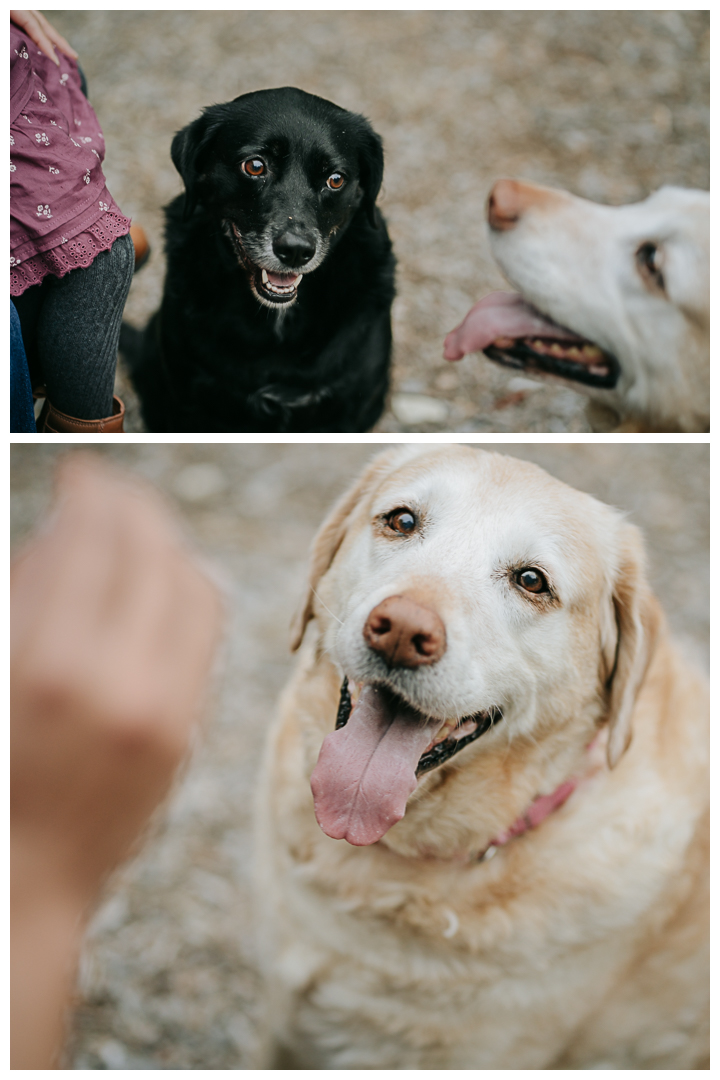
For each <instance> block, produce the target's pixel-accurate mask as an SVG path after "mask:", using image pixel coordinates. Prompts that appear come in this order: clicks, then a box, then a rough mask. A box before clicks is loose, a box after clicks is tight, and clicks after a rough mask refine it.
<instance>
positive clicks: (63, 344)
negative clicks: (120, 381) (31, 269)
mask: <svg viewBox="0 0 720 1080" xmlns="http://www.w3.org/2000/svg"><path fill="white" fill-rule="evenodd" d="M134 261H135V255H134V249H133V243H132V240H131V239H130V237H129V236H121V237H120V238H119V239H118V240H116V241H115V243H114V244H113V246H112V247H111V248H110V250H109V251H103V252H101V253H100V255H98V256H97V258H96V259H95V261H94V262H93V263H91V264H90V266H88V267H85V268H79V269H77V270H71V271H70V273H69V274H66V275H65V277H61V278H56V277H53V276H52V275H48V276H47V277H46V278H44V280H43V281H41V282H40V284H39V285H32V286H31V287H30V288H29V289H26V290H25V292H24V293H23V294H22V296H16V297H14V298H13V299H14V303H15V307H16V308H17V310H18V314H19V316H20V325H21V326H22V334H23V342H24V345H25V351H26V353H27V356H28V362H29V364H30V370H31V371H32V372H33V375H34V378H35V382H36V383H37V382H38V381H42V382H44V384H45V387H46V389H47V396H48V399H49V401H51V402H52V404H53V405H54V406H55V408H56V409H59V410H60V412H64V413H66V414H67V415H68V416H74V417H76V418H77V419H79V420H98V419H100V418H101V417H104V416H110V415H111V414H112V398H113V387H114V385H115V364H116V363H117V349H118V338H119V337H120V322H121V320H122V313H123V308H124V307H125V300H126V299H127V294H128V290H129V289H130V282H131V280H132V274H133V266H134Z"/></svg>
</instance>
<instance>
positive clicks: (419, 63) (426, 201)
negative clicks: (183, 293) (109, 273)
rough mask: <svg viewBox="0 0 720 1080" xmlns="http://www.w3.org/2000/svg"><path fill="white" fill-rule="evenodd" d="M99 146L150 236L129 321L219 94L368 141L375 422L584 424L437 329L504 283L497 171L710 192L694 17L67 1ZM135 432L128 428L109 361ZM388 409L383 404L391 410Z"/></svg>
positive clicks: (611, 186)
mask: <svg viewBox="0 0 720 1080" xmlns="http://www.w3.org/2000/svg"><path fill="white" fill-rule="evenodd" d="M51 17H52V21H53V22H54V23H55V24H56V25H57V26H58V28H59V29H60V30H61V31H62V32H63V33H64V34H65V35H66V36H67V38H68V39H69V40H70V42H71V43H72V44H73V45H74V46H75V47H76V48H77V49H78V51H79V53H80V60H81V63H82V65H83V68H84V69H85V72H86V74H87V78H88V84H89V88H90V98H91V100H92V102H93V104H94V106H95V108H96V110H97V113H98V116H99V118H100V122H101V124H102V126H103V129H104V132H105V135H106V138H107V158H106V175H107V177H108V182H109V187H110V190H111V191H112V193H113V195H114V196H115V198H116V199H117V200H118V202H119V204H120V206H121V207H122V208H123V210H124V211H125V213H127V214H129V215H131V216H132V217H133V218H134V219H135V220H137V221H138V222H139V223H141V224H142V225H144V227H145V228H146V230H147V232H148V234H149V237H150V240H151V243H152V246H153V255H152V258H151V261H150V263H149V264H148V265H147V267H146V268H145V269H143V271H142V272H141V273H140V274H139V275H138V276H137V278H136V279H135V281H134V284H133V287H132V291H131V293H130V299H129V303H128V308H127V316H128V319H129V320H130V321H131V322H133V323H134V324H135V325H138V326H142V325H144V323H145V322H146V321H147V319H148V317H149V316H150V314H151V313H152V312H153V311H154V310H155V308H156V307H157V305H158V303H159V300H160V296H161V291H162V281H163V270H164V268H163V254H162V217H161V207H162V206H163V205H164V204H165V203H167V202H168V201H169V200H170V199H172V198H173V197H174V196H175V195H176V194H177V193H178V192H179V191H180V190H181V185H180V180H179V177H178V175H177V174H176V172H175V169H174V168H173V165H172V163H171V161H170V154H169V149H170V141H171V138H172V135H173V133H174V132H175V131H176V130H177V129H179V128H181V127H183V126H184V125H185V124H187V123H188V122H189V121H190V120H192V119H194V118H195V117H196V116H197V115H198V113H199V111H200V109H201V108H202V107H203V106H205V105H209V104H212V103H214V102H221V101H226V100H229V99H231V98H233V97H236V96H237V95H238V94H241V93H245V92H247V91H250V90H256V89H260V88H262V87H268V86H279V85H280V86H282V85H296V86H300V87H302V88H303V89H305V90H308V91H310V92H312V93H315V94H319V95H321V96H323V97H328V98H331V99H332V100H333V101H336V102H337V103H338V104H340V105H343V106H344V107H346V108H348V109H351V110H354V111H358V112H361V113H364V114H365V115H366V116H367V117H369V119H370V120H371V122H372V123H373V125H374V126H375V127H376V129H377V130H378V131H379V132H380V134H381V135H382V137H383V139H384V142H385V148H386V162H387V166H386V173H385V183H384V188H383V192H382V194H381V199H380V205H381V206H382V209H383V211H384V213H385V214H386V216H387V219H388V223H389V227H390V233H391V236H392V238H393V241H394V244H395V249H396V252H397V255H398V260H399V275H398V298H397V301H396V303H395V307H394V314H393V323H394V339H395V349H394V396H393V398H392V399H391V405H392V408H390V409H388V411H387V412H386V414H385V415H384V417H383V418H382V419H381V421H380V423H379V425H378V427H377V430H378V431H380V432H382V431H406V430H407V431H413V430H414V431H425V430H427V431H434V430H439V431H459V432H463V431H504V432H513V431H551V432H566V431H568V432H576V431H587V430H588V426H587V421H586V418H585V415H584V408H583V407H584V402H585V399H584V398H583V397H582V396H581V395H579V394H576V393H575V392H574V391H572V390H570V389H564V388H559V387H557V388H556V387H550V386H545V385H543V386H541V385H540V384H538V383H535V382H532V381H531V380H528V379H526V378H522V377H519V376H517V375H513V373H512V372H507V371H503V370H502V369H500V368H498V367H496V366H495V365H493V364H491V362H490V361H488V360H486V359H484V358H482V357H480V356H474V357H470V358H466V359H465V360H463V361H462V362H461V363H459V364H457V365H452V366H451V365H449V364H447V363H446V362H445V361H444V360H443V359H442V341H443V338H444V336H445V334H446V333H447V332H448V330H450V329H451V328H452V327H453V326H454V325H456V323H457V322H458V321H459V320H460V319H461V318H462V317H463V316H464V315H465V313H466V311H467V310H468V309H469V307H470V306H471V305H472V304H473V303H474V302H475V301H476V300H478V299H479V298H480V297H481V296H482V295H484V294H485V293H486V292H488V291H490V290H491V289H493V288H498V287H502V286H503V280H502V278H501V276H500V274H499V271H498V270H497V269H496V267H495V266H494V264H493V262H492V259H491V257H490V254H489V251H488V245H487V242H486V238H485V224H484V203H485V199H486V196H487V193H488V190H489V189H490V186H491V185H492V182H493V181H494V180H495V179H497V178H498V177H500V176H517V177H524V178H526V179H530V180H534V181H537V182H540V183H546V184H553V185H558V186H561V187H565V188H568V189H570V190H571V191H574V192H575V193H577V194H579V195H583V196H586V197H588V198H591V199H595V200H597V201H600V202H609V203H620V202H626V201H632V200H637V199H640V198H643V197H644V196H646V195H647V194H649V193H650V192H651V191H653V190H654V189H655V188H657V187H659V186H661V185H662V184H665V183H671V184H680V185H684V186H686V187H700V188H708V186H709V107H708V77H709V13H708V12H705V11H683V12H675V11H661V12H650V11H447V12H445V11H419V12H410V11H407V12H404V11H403V12H397V11H396V12H392V11H360V12H357V11H340V12H338V11H326V12H320V11H315V12H307V11H244V12H238V11H208V12H201V11H74V12H52V13H51ZM118 389H119V391H120V392H121V393H122V395H123V396H124V397H125V398H126V399H127V404H128V407H129V415H128V428H129V430H135V431H139V430H142V428H141V425H140V420H139V417H138V413H137V406H136V403H135V402H134V400H133V395H132V391H131V390H130V388H129V387H128V386H127V382H126V379H125V378H124V376H123V374H122V372H120V375H119V381H118ZM393 410H394V411H393Z"/></svg>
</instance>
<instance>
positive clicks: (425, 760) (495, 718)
mask: <svg viewBox="0 0 720 1080" xmlns="http://www.w3.org/2000/svg"><path fill="white" fill-rule="evenodd" d="M385 689H387V688H385ZM390 693H393V694H395V691H390ZM395 696H396V697H398V700H400V701H402V702H403V704H404V705H408V704H410V702H407V701H405V700H404V699H403V698H401V697H400V696H399V695H397V694H395ZM413 708H414V706H413ZM352 710H353V702H352V695H351V693H350V686H349V680H348V677H347V675H346V676H345V678H344V680H343V684H342V687H341V688H340V702H339V704H338V711H337V717H336V720H335V729H336V730H337V729H338V728H341V727H345V725H346V724H347V722H348V720H349V719H350V713H351V712H352ZM502 718H503V711H502V709H500V708H498V707H497V706H496V705H492V706H491V707H490V708H489V709H488V710H487V711H484V712H477V713H473V714H472V715H471V716H462V717H460V719H459V720H457V721H456V722H455V726H454V729H453V731H452V732H450V733H449V734H448V735H447V737H446V738H445V739H442V740H441V741H439V742H436V743H435V744H434V745H433V746H431V747H430V749H429V750H426V751H425V753H424V754H422V756H421V757H420V761H419V762H418V766H417V769H416V770H415V775H416V776H418V777H420V776H423V775H424V773H426V772H430V770H431V769H436V768H437V767H438V766H439V765H443V764H444V763H445V762H446V761H449V759H450V758H452V757H455V755H456V754H457V753H458V752H459V751H460V750H462V749H463V747H465V746H467V745H468V744H469V743H472V742H475V740H476V739H479V738H480V736H481V735H484V734H485V732H486V731H489V730H490V728H491V727H494V725H495V724H497V723H499V722H500V721H501V720H502ZM473 723H474V724H475V727H474V728H473V729H472V730H471V731H469V732H468V734H467V735H461V736H460V737H459V738H458V737H457V736H456V735H455V736H454V732H458V731H460V730H461V729H462V728H463V727H464V726H468V727H469V726H470V725H471V724H473ZM441 730H443V729H441Z"/></svg>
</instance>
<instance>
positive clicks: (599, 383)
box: [483, 338, 620, 390]
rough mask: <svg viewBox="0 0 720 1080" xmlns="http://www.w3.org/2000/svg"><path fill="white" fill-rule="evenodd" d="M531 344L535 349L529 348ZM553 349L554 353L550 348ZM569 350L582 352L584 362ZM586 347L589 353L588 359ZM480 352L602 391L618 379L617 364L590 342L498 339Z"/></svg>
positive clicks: (612, 357) (529, 369)
mask: <svg viewBox="0 0 720 1080" xmlns="http://www.w3.org/2000/svg"><path fill="white" fill-rule="evenodd" d="M533 343H535V344H536V345H538V346H539V348H535V347H533ZM553 348H554V350H555V355H554V354H553V352H551V351H550V350H551V349H553ZM572 349H574V350H576V352H577V353H579V354H582V353H583V352H585V354H586V360H585V362H583V361H582V360H580V359H574V358H573V357H572V356H571V355H569V353H570V352H571V350H572ZM589 350H593V352H592V354H591V356H590V357H589V358H588V357H587V354H588V352H589ZM483 351H484V353H485V355H486V356H487V357H488V358H489V359H490V360H494V361H496V363H498V364H503V365H504V366H505V367H512V368H520V369H521V370H523V371H538V372H542V373H544V374H548V375H557V376H558V377H560V378H562V379H571V380H572V381H573V382H579V383H583V384H584V385H586V386H594V387H599V388H600V389H603V390H612V389H613V387H614V386H616V384H617V381H618V379H619V378H620V364H619V363H618V361H617V360H616V358H615V357H614V356H613V355H612V354H611V353H608V352H605V351H604V350H603V349H600V348H599V347H598V346H597V345H593V344H592V342H587V344H586V345H582V346H577V345H568V344H567V342H559V341H558V342H552V341H551V340H550V339H545V338H543V339H536V338H514V339H511V340H510V341H508V342H507V343H506V342H505V341H504V340H503V339H499V341H494V342H493V343H492V344H491V345H488V346H487V347H486V348H485V349H484V350H483ZM596 354H597V355H596Z"/></svg>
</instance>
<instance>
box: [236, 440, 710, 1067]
mask: <svg viewBox="0 0 720 1080" xmlns="http://www.w3.org/2000/svg"><path fill="white" fill-rule="evenodd" d="M398 507H403V508H409V509H410V510H412V512H413V513H414V514H415V515H416V518H417V520H418V523H419V524H418V528H417V530H416V532H415V533H413V534H412V535H409V536H399V535H396V534H393V533H392V532H391V531H389V530H388V527H387V524H386V522H387V515H388V514H389V512H390V511H392V510H394V509H396V508H398ZM643 563H644V556H643V547H642V542H641V538H640V534H639V532H638V530H637V529H636V528H634V527H633V526H631V525H629V524H627V523H626V522H625V521H624V520H623V518H622V516H621V515H620V514H619V513H618V512H617V511H615V510H613V509H611V508H609V507H607V506H605V505H603V504H601V503H599V502H597V501H596V500H595V499H593V498H591V497H590V496H587V495H585V494H582V493H579V492H577V491H574V490H572V489H571V488H568V487H566V486H565V485H564V484H562V483H560V482H559V481H556V480H554V479H553V478H551V477H550V476H548V475H547V474H546V473H545V472H543V471H542V470H541V469H539V468H537V467H536V466H534V465H531V464H528V463H525V462H522V461H519V460H517V459H513V458H509V457H504V456H501V455H498V454H490V453H485V452H477V451H474V450H471V449H469V448H463V447H445V448H431V447H427V448H410V449H408V448H402V449H395V450H392V451H390V452H387V453H385V454H384V455H382V456H380V457H379V458H377V459H376V460H375V461H374V463H372V464H371V465H370V467H369V468H368V469H367V470H366V472H365V473H364V475H363V476H362V477H361V479H360V480H359V481H358V483H357V484H356V485H355V486H354V488H353V489H352V490H351V491H349V492H348V493H347V494H346V495H345V496H344V498H342V499H341V500H340V502H339V503H338V504H337V505H336V507H335V508H334V510H333V511H332V512H331V514H330V516H329V517H328V518H327V520H326V522H325V524H324V525H323V527H322V529H321V531H320V534H319V536H318V538H317V539H316V541H315V546H314V552H313V557H312V567H311V575H310V583H309V588H308V593H307V599H306V602H305V604H304V606H303V608H302V611H301V616H300V620H299V623H298V627H297V634H296V640H297V641H299V640H300V638H301V636H302V634H303V631H304V629H305V624H306V623H308V622H309V625H308V627H307V639H308V640H306V642H305V644H304V645H303V650H302V653H301V662H300V664H299V668H298V670H297V673H296V675H295V677H294V678H293V680H292V683H291V684H290V686H289V688H288V689H287V690H286V692H285V695H284V698H283V701H282V706H281V714H280V717H279V720H278V723H277V724H276V725H275V727H274V730H273V731H272V735H271V738H270V741H269V746H268V752H267V759H266V765H265V770H264V779H263V784H262V800H261V805H260V813H259V826H258V827H259V838H258V858H259V867H258V882H259V888H260V907H261V917H262V919H263V921H264V932H263V934H262V950H263V956H264V964H265V972H266V976H267V982H268V1016H269V1026H270V1029H271V1041H272V1042H273V1045H274V1048H275V1049H274V1054H275V1056H274V1057H271V1058H269V1059H268V1067H278V1068H288V1067H298V1068H307V1069H310V1068H341V1069H356V1068H371V1069H380V1068H386V1069H412V1068H422V1069H472V1068H481V1069H513V1068H516V1069H523V1068H531V1069H551V1068H563V1069H565V1068H639V1069H642V1068H662V1069H683V1068H693V1067H708V1066H707V1064H706V1063H705V1064H703V1063H704V1062H705V1059H706V1054H707V1039H708V1031H707V1006H708V973H707V932H708V927H707V904H708V895H707V832H706V829H707V818H706V813H707V801H708V794H707V739H708V732H707V692H706V686H705V682H704V679H703V678H702V676H700V675H698V674H697V673H696V672H695V671H694V670H693V669H692V668H691V667H690V666H689V665H688V664H686V663H685V662H684V661H683V660H682V659H681V658H680V657H679V655H678V653H677V652H676V650H675V648H674V647H673V645H672V643H671V641H670V640H669V637H668V632H667V629H666V625H665V622H664V618H663V616H662V613H661V611H660V609H659V606H658V604H657V601H656V600H655V599H654V598H653V596H652V595H651V593H650V590H649V587H648V585H647V581H646V578H645V572H644V568H643ZM528 565H531V566H535V567H541V568H542V569H543V571H544V573H545V574H546V575H547V577H548V579H549V581H550V582H551V584H552V595H551V596H550V595H545V596H530V597H529V596H528V595H524V594H523V593H522V590H521V589H520V588H519V586H517V585H516V584H514V583H513V582H514V579H513V577H512V575H513V573H514V572H515V569H516V568H518V567H523V566H528ZM393 595H403V596H407V597H411V598H413V599H414V600H415V601H417V602H419V603H422V604H423V605H425V606H432V607H433V609H434V610H435V612H436V613H438V614H439V615H440V616H441V617H442V619H443V621H444V623H445V627H446V631H447V652H446V653H445V655H444V656H443V657H442V659H440V660H439V661H438V662H437V663H434V664H426V665H424V666H421V667H418V668H417V669H415V670H411V669H407V668H388V667H387V666H386V665H385V663H384V661H383V660H382V658H381V657H379V656H378V655H377V654H376V653H375V652H372V651H371V649H370V648H369V647H368V646H367V644H366V643H365V640H364V638H363V625H364V623H365V620H366V618H367V616H368V613H369V612H370V611H371V610H372V609H373V608H374V606H375V605H377V604H378V603H379V602H380V601H382V600H383V599H384V598H386V597H389V596H393ZM343 674H346V675H349V676H350V678H351V679H354V680H359V681H365V680H367V681H369V682H374V683H376V684H377V685H384V686H388V687H391V688H392V689H393V690H394V691H395V692H396V693H398V694H400V695H401V696H402V697H403V698H405V699H406V700H407V701H409V702H410V703H412V705H414V706H415V707H416V708H417V709H419V710H420V711H421V712H423V713H425V714H426V715H429V716H434V717H444V718H446V719H449V718H454V717H458V716H465V715H468V714H472V713H475V712H476V711H478V710H484V709H488V708H489V707H490V706H491V705H494V706H500V707H501V708H502V709H503V712H504V716H503V719H502V721H501V722H500V723H498V724H496V725H495V726H494V727H493V728H491V730H489V731H487V732H486V734H484V735H483V736H482V737H481V738H479V739H478V740H477V741H475V742H474V743H472V744H471V745H469V746H466V747H465V748H464V749H462V750H461V751H460V752H459V753H458V754H457V756H456V757H454V758H452V759H451V761H449V762H447V763H446V764H444V765H441V766H439V767H438V768H436V769H434V770H433V771H431V772H429V773H427V774H426V775H425V776H424V778H422V779H421V780H420V782H419V784H418V787H417V789H416V791H415V792H414V794H412V795H411V796H410V799H409V801H408V805H407V811H406V814H405V817H404V818H403V819H402V820H401V821H399V822H398V823H397V824H395V825H394V826H393V827H392V828H390V830H389V831H388V832H387V833H386V834H385V836H384V837H383V839H382V840H380V841H379V842H377V843H373V844H370V845H369V846H364V847H353V846H351V845H350V844H349V843H347V842H346V841H345V840H333V839H330V838H329V837H328V836H326V835H324V834H323V832H322V831H321V829H320V828H319V826H318V824H317V823H316V820H315V816H314V813H313V796H312V794H311V787H310V775H311V773H312V771H313V768H314V767H315V764H316V762H317V760H318V753H319V751H320V747H321V744H322V742H323V740H324V738H325V737H326V736H327V735H328V733H330V732H331V731H332V730H333V727H334V724H335V714H336V710H337V706H338V699H339V694H340V687H341V682H342V678H343ZM352 722H353V720H352V717H351V719H350V724H352ZM598 733H599V735H598ZM589 744H593V746H592V750H590V751H589V750H588V745H589ZM599 752H600V755H601V756H600V759H599V760H598V756H597V755H598V753H599ZM571 776H575V777H579V778H581V779H580V783H579V786H578V788H577V789H576V790H575V792H574V793H573V794H572V795H571V797H570V798H569V800H568V801H567V802H566V803H565V804H564V805H563V806H562V807H561V808H560V809H557V810H555V811H554V812H553V813H552V814H550V816H548V817H547V818H546V819H545V821H544V822H542V824H540V825H539V826H538V827H537V828H535V829H533V830H532V831H529V832H527V833H525V834H524V835H522V836H518V837H515V838H514V839H511V840H509V841H508V842H507V843H506V844H505V845H504V846H501V847H499V848H498V849H497V851H496V853H495V855H494V858H492V860H491V861H488V860H487V859H486V860H484V861H478V853H480V852H483V851H484V850H485V849H486V848H487V846H488V844H489V843H490V842H491V841H492V840H493V838H495V837H496V836H497V834H498V833H499V832H501V831H502V830H504V829H507V828H508V826H510V825H511V823H513V822H514V820H515V819H516V818H517V817H518V815H520V814H522V813H523V812H524V811H525V810H526V809H527V807H528V806H529V804H530V803H531V802H532V801H533V799H534V798H535V797H536V796H538V795H540V794H549V793H551V792H553V791H554V790H555V789H556V788H557V787H558V785H560V784H561V783H563V781H565V780H567V779H568V777H571Z"/></svg>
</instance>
